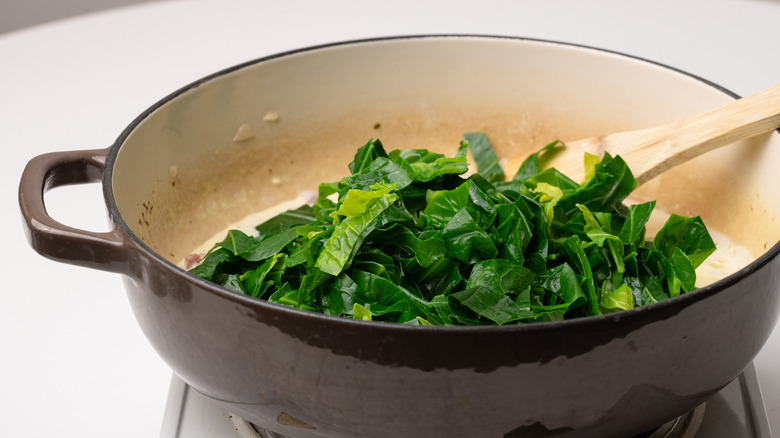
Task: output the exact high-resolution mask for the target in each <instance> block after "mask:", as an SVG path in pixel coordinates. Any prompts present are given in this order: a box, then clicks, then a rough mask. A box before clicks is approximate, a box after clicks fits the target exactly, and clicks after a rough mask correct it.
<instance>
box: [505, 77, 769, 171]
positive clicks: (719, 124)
mask: <svg viewBox="0 0 780 438" xmlns="http://www.w3.org/2000/svg"><path fill="white" fill-rule="evenodd" d="M778 128H780V84H777V85H774V86H772V87H770V88H767V89H765V90H763V91H759V92H758V93H755V94H752V95H750V96H747V97H743V98H741V99H737V100H735V101H734V102H731V103H729V104H727V105H725V106H723V107H720V108H717V109H715V110H712V111H708V112H706V113H703V114H698V115H695V116H692V117H687V118H684V119H682V120H677V121H675V122H672V123H669V124H666V125H662V126H658V127H655V128H647V129H640V130H637V131H627V132H618V133H614V134H607V135H600V136H598V137H593V138H587V139H583V140H576V141H569V142H566V148H565V149H563V150H561V151H559V152H558V153H557V155H555V156H554V157H553V159H552V160H551V162H550V163H549V164H548V167H555V168H556V169H558V170H559V171H561V172H562V173H563V174H565V175H567V176H569V177H571V178H572V179H574V180H575V181H582V179H583V175H584V166H583V162H584V161H583V156H584V153H585V152H589V153H591V154H593V155H596V156H599V157H601V156H602V155H603V154H604V152H605V151H607V152H609V153H610V154H611V155H612V156H615V155H620V156H621V157H622V158H623V159H624V160H625V161H626V163H627V164H628V166H629V167H630V168H631V171H632V172H633V173H634V177H635V178H636V180H637V183H639V185H642V184H644V183H646V182H647V181H649V180H651V179H653V178H655V177H656V176H658V175H659V174H661V173H663V172H665V171H667V170H669V169H671V168H672V167H674V166H677V165H678V164H682V163H685V162H686V161H688V160H690V159H692V158H695V157H698V156H699V155H701V154H704V153H706V152H709V151H711V150H713V149H717V148H719V147H721V146H725V145H727V144H731V143H734V142H736V141H739V140H742V139H745V138H749V137H752V136H755V135H758V134H763V133H766V132H769V131H772V130H774V129H778ZM524 160H525V156H522V157H513V158H510V159H509V160H508V161H507V163H506V165H505V166H504V169H505V171H506V175H507V176H508V177H509V178H511V177H512V176H514V174H515V173H516V172H517V170H518V169H519V168H520V165H521V164H522V163H523V161H524Z"/></svg>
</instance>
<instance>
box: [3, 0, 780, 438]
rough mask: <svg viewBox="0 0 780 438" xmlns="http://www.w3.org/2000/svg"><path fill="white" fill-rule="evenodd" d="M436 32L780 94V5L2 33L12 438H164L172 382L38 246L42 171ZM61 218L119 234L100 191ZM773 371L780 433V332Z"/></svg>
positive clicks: (162, 7) (136, 334)
mask: <svg viewBox="0 0 780 438" xmlns="http://www.w3.org/2000/svg"><path fill="white" fill-rule="evenodd" d="M1 9H2V7H1V6H0V10H1ZM0 13H1V12H0ZM431 33H471V34H497V35H514V36H523V37H532V38H543V39H551V40H558V41H566V42H574V43H580V44H585V45H591V46H596V47H600V48H605V49H610V50H615V51H621V52H625V53H629V54H632V55H637V56H640V57H644V58H647V59H650V60H653V61H657V62H661V63H664V64H667V65H671V66H674V67H677V68H679V69H682V70H686V71H688V72H691V73H694V74H696V75H699V76H702V77H704V78H706V79H709V80H711V81H713V82H715V83H717V84H719V85H721V86H723V87H725V88H727V89H730V90H732V91H734V92H736V93H738V94H740V95H746V94H750V93H752V92H755V91H758V90H760V89H763V88H766V87H768V86H770V85H773V84H775V83H777V82H780V55H778V44H779V43H780V2H777V1H770V0H764V1H761V0H688V1H680V0H656V1H653V2H642V3H640V2H637V1H625V0H615V1H606V0H602V1H588V2H584V1H578V0H569V1H563V0H558V1H550V0H540V1H491V0H481V1H469V2H467V1H425V0H401V1H393V2H367V1H332V2H328V3H326V2H307V1H303V0H297V1H275V2H270V1H246V0H244V1H239V0H190V1H188V0H181V1H170V2H159V3H147V4H143V5H139V6H135V7H129V8H123V9H118V10H114V11H109V12H103V13H98V14H94V15H88V16H83V17H80V18H76V19H69V20H65V21H60V22H56V23H52V24H48V25H44V26H38V27H34V28H30V29H27V30H24V31H18V32H13V33H9V34H5V35H0V148H2V149H3V154H4V155H3V158H2V159H0V166H2V172H0V178H1V181H2V183H0V202H2V205H4V206H5V207H4V208H3V209H2V210H0V220H1V221H2V222H1V223H0V224H1V225H2V228H0V229H3V230H5V233H4V235H3V240H4V242H5V250H4V251H3V252H2V253H1V255H0V267H1V268H0V269H2V270H1V271H0V272H2V273H3V277H4V279H3V283H4V286H3V288H2V292H1V293H0V412H2V416H0V436H4V437H19V436H28V437H30V436H31V437H39V436H40V437H44V436H46V437H48V436H65V437H70V436H79V437H89V436H101V437H102V436H112V437H152V436H158V435H159V431H160V426H161V422H162V416H163V411H164V406H165V401H166V396H167V393H168V385H169V382H170V377H171V372H170V370H169V369H168V368H167V366H166V365H165V364H164V363H163V362H162V361H161V359H159V357H158V356H157V355H156V353H155V352H154V351H153V350H152V348H151V347H150V346H149V344H148V343H147V342H146V339H145V338H144V336H143V334H142V333H141V331H140V329H139V328H138V326H137V324H136V322H135V319H134V317H133V315H132V312H131V310H130V307H129V305H128V303H127V299H126V297H125V293H124V290H123V286H122V283H121V280H120V278H119V276H117V275H113V274H108V273H105V272H99V271H92V270H88V269H84V268H78V267H74V266H70V265H64V264H59V263H55V262H51V261H48V260H46V259H44V258H42V257H40V256H39V255H37V254H36V253H35V252H34V251H32V250H31V249H30V248H29V246H28V245H27V242H26V241H25V239H24V235H23V232H22V226H21V220H20V215H19V212H18V203H17V187H18V182H19V177H20V175H21V171H22V169H23V167H24V165H25V164H26V163H27V161H28V160H29V159H30V158H32V157H33V156H35V155H38V154H41V153H45V152H51V151H58V150H74V149H90V148H99V147H106V146H109V145H110V144H111V143H113V141H114V139H115V138H116V137H117V136H118V135H119V133H120V132H121V131H122V130H123V129H124V127H125V126H127V125H128V124H129V123H130V122H131V121H132V120H133V119H134V118H135V116H136V115H138V114H139V113H140V112H142V111H143V110H144V109H146V108H147V107H149V106H150V105H152V104H153V103H154V102H156V101H157V100H159V99H160V98H162V97H164V96H166V95H167V94H169V93H170V92H172V91H174V90H176V89H178V88H179V87H181V86H183V85H185V84H187V83H189V82H191V81H193V80H196V79H198V78H200V77H202V76H205V75H207V74H210V73H212V72H215V71H217V70H221V69H223V68H225V67H228V66H231V65H234V64H238V63H240V62H243V61H247V60H251V59H255V58H258V57H261V56H265V55H269V54H272V53H275V52H279V51H284V50H289V49H295V48H300V47H304V46H309V45H315V44H321V43H327V42H334V41H339V40H346V39H357V38H366V37H379V36H389V35H402V34H431ZM47 204H48V206H49V208H50V211H51V213H52V215H53V216H54V217H56V218H59V219H60V220H61V221H62V222H65V223H67V224H69V225H73V226H77V227H80V228H87V229H98V230H104V229H106V228H107V225H106V219H105V209H104V204H103V200H102V195H101V191H100V187H99V185H98V184H91V185H86V186H81V187H75V188H62V189H59V190H55V191H53V192H52V193H50V195H47ZM755 364H756V369H757V371H758V375H759V379H760V381H761V384H762V391H763V395H764V401H765V404H766V407H767V410H768V412H769V416H770V422H771V426H772V428H773V429H774V430H775V431H777V433H780V366H779V365H780V327H779V328H778V329H777V330H775V332H774V335H773V337H772V338H771V339H770V340H769V342H768V344H767V345H766V346H765V347H764V349H763V350H762V352H761V353H760V355H759V356H758V358H757V359H756V361H755Z"/></svg>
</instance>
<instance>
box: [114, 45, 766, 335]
mask: <svg viewBox="0 0 780 438" xmlns="http://www.w3.org/2000/svg"><path fill="white" fill-rule="evenodd" d="M467 38H469V39H483V40H488V41H489V40H496V41H498V40H509V41H525V42H532V43H542V44H550V45H557V46H564V47H571V48H578V49H585V50H593V51H596V52H600V53H604V54H611V55H618V56H620V57H623V58H627V59H628V60H632V61H639V62H641V63H646V64H649V65H653V66H657V67H662V68H663V69H666V70H669V71H672V72H674V73H679V74H682V75H684V76H687V77H689V78H691V79H695V80H696V81H698V82H701V83H703V84H705V85H707V86H709V87H712V88H714V89H715V90H717V91H720V92H722V93H724V94H726V95H728V96H730V97H733V98H734V99H738V98H739V97H740V96H739V95H737V94H736V93H734V92H732V91H730V90H728V89H726V88H724V87H722V86H720V85H718V84H715V83H713V82H711V81H709V80H707V79H704V78H702V77H699V76H697V75H694V74H692V73H689V72H687V71H684V70H681V69H678V68H675V67H671V66H668V65H666V64H662V63H659V62H656V61H651V60H648V59H645V58H642V57H638V56H634V55H630V54H626V53H622V52H619V51H613V50H608V49H602V48H597V47H593V46H588V45H583V44H577V43H570V42H561V41H554V40H547V39H537V38H527V37H520V36H508V35H490V34H415V35H397V36H384V37H373V38H362V39H353V40H345V41H337V42H330V43H324V44H318V45H312V46H306V47H302V48H297V49H292V50H288V51H283V52H278V53H275V54H271V55H268V56H264V57H260V58H256V59H253V60H250V61H246V62H243V63H239V64H236V65H233V66H231V67H227V68H225V69H222V70H219V71H216V72H215V73H212V74H210V75H207V76H204V77H202V78H200V79H198V80H196V81H194V82H191V83H190V84H188V85H185V86H183V87H181V88H179V89H178V90H176V91H174V92H172V93H170V94H169V95H167V96H165V97H163V98H162V99H160V100H159V101H157V102H156V103H155V104H153V105H152V106H150V107H149V108H148V109H146V110H145V111H143V112H142V113H141V114H140V115H139V116H138V117H136V118H135V120H133V121H132V122H131V123H130V124H129V125H128V126H127V127H126V128H125V129H124V130H123V131H122V133H121V134H120V135H119V137H117V139H116V140H115V141H114V143H113V144H112V145H111V147H110V148H109V151H108V155H107V157H106V167H105V171H104V173H103V181H102V185H103V196H104V198H105V201H106V206H107V209H108V213H109V215H110V217H111V218H112V220H113V221H114V222H115V224H116V225H117V226H118V227H119V228H120V229H121V230H122V232H124V233H125V235H126V236H127V238H128V239H129V240H130V241H131V242H132V243H133V244H134V245H135V246H136V248H138V250H140V251H141V252H142V253H143V254H144V255H145V256H146V257H148V258H149V259H151V260H153V261H156V262H158V263H160V264H162V265H163V266H164V267H165V268H166V269H167V270H168V271H170V272H169V273H170V274H172V275H176V276H179V277H181V278H182V279H184V280H186V281H188V282H189V283H191V284H192V285H194V286H197V287H199V288H202V289H205V290H207V291H208V292H210V293H213V294H215V295H217V296H219V297H221V298H224V299H228V300H230V301H233V302H235V303H236V304H240V305H243V306H247V307H252V308H257V309H261V310H263V311H267V312H271V313H278V314H284V315H287V316H288V317H292V318H308V319H312V320H313V321H319V322H322V323H327V324H346V325H347V326H350V325H354V326H365V327H371V328H372V329H389V330H412V331H422V332H469V333H475V332H486V333H494V332H502V333H510V332H512V333H513V332H518V331H521V332H525V331H536V330H548V329H569V330H571V329H572V328H574V327H577V326H580V325H584V324H597V323H617V322H619V321H621V320H626V319H635V318H642V319H644V318H646V317H647V314H648V313H659V314H662V313H664V311H666V313H667V314H668V312H669V311H671V312H672V313H675V314H676V313H678V312H680V311H682V310H683V309H685V308H686V307H688V306H689V305H692V304H693V303H696V302H698V301H700V300H703V299H705V298H707V297H709V296H711V295H714V294H716V293H718V292H720V291H722V290H725V289H727V288H729V287H731V286H733V285H735V284H736V283H738V282H740V281H742V280H743V279H745V278H746V277H747V276H749V275H751V274H752V273H754V272H756V271H758V270H759V269H761V268H762V267H764V265H766V264H767V263H769V262H770V261H771V260H773V259H774V258H775V257H777V256H778V254H780V241H778V242H776V243H775V244H774V245H772V247H771V248H769V249H768V250H767V251H765V252H764V253H763V254H761V255H760V256H759V257H757V258H756V259H755V260H753V261H752V262H750V263H749V264H747V265H746V266H745V267H743V268H742V269H740V270H738V271H737V272H735V273H733V274H731V275H729V276H727V277H724V278H722V279H720V280H718V281H716V282H714V283H712V284H710V285H707V286H705V287H702V288H699V289H695V290H693V291H691V292H687V293H684V294H680V295H679V296H677V297H673V298H669V299H666V300H663V301H659V302H656V303H652V304H648V305H645V306H640V307H635V308H633V309H629V310H622V311H619V312H614V313H608V314H602V315H596V316H587V317H581V318H574V319H568V320H562V321H542V322H534V323H527V324H507V325H502V326H498V325H485V326H413V325H407V324H399V323H387V322H382V321H362V320H356V319H353V318H345V317H340V316H331V315H325V314H321V313H317V312H312V311H307V310H300V309H296V308H293V307H289V306H284V305H281V304H277V303H271V302H269V301H266V300H263V299H259V298H253V297H250V296H247V295H242V294H238V293H235V292H232V291H229V290H228V289H225V288H223V287H221V286H219V285H217V284H215V283H212V282H209V281H207V280H205V279H202V278H200V277H197V276H195V275H192V274H189V273H188V272H187V271H185V270H184V269H182V268H180V267H178V266H176V265H175V264H174V263H172V262H170V261H168V260H167V259H165V258H164V257H162V256H161V255H160V254H158V253H157V252H156V251H154V250H152V249H151V248H150V247H149V246H148V245H146V244H145V243H144V242H143V241H142V240H141V239H140V238H139V237H138V236H137V235H136V234H135V233H134V232H133V231H132V229H131V228H130V227H129V225H128V223H127V222H126V221H125V219H124V218H123V217H122V214H121V213H120V211H119V208H118V206H117V204H116V199H115V198H114V191H113V185H112V179H113V169H114V165H115V162H116V159H117V156H118V154H119V150H120V149H121V148H122V145H123V144H124V142H125V140H127V138H128V137H129V136H130V135H131V134H132V132H133V131H134V130H135V128H136V127H137V126H138V125H139V124H140V123H142V122H143V121H144V120H145V119H146V118H147V117H149V116H150V115H152V114H153V113H154V112H155V111H157V110H158V109H159V108H161V107H162V106H163V105H165V104H167V103H168V102H170V101H172V100H173V99H175V98H177V97H179V96H181V95H183V94H185V93H187V92H189V91H191V90H193V89H195V88H198V87H200V86H202V85H205V84H207V83H208V82H210V81H212V80H214V79H216V78H219V77H221V76H224V75H227V74H230V73H233V72H235V71H238V70H241V69H243V68H246V67H249V66H252V65H256V64H260V63H264V62H268V61H272V60H275V59H280V58H285V57H289V56H292V55H296V54H301V53H307V52H314V51H319V50H322V49H328V48H334V47H341V46H353V45H361V44H371V43H377V42H390V41H400V40H424V39H467ZM777 132H779V133H780V129H778V130H777ZM675 308H676V309H675Z"/></svg>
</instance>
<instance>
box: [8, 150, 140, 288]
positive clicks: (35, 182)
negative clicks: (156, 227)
mask: <svg viewBox="0 0 780 438" xmlns="http://www.w3.org/2000/svg"><path fill="white" fill-rule="evenodd" d="M107 154H108V149H94V150H83V151H69V152H53V153H48V154H44V155H39V156H37V157H35V158H33V159H32V160H30V162H29V163H27V166H26V167H25V169H24V172H23V173H22V178H21V181H20V183H19V206H20V208H21V210H22V216H23V217H24V226H25V234H26V236H27V240H28V242H29V243H30V246H32V247H33V249H35V250H36V251H37V252H38V253H40V254H41V255H43V256H44V257H47V258H50V259H52V260H55V261H59V262H65V263H70V264H74V265H78V266H84V267H88V268H94V269H100V270H103V271H109V272H116V273H128V272H129V268H130V263H129V259H130V257H131V254H132V251H131V250H130V246H129V240H128V239H127V238H126V237H125V235H124V234H123V233H122V231H121V230H120V229H119V228H114V229H113V230H111V231H108V232H104V233H100V232H93V231H86V230H81V229H77V228H73V227H69V226H67V225H64V224H62V223H60V222H58V221H56V220H54V219H53V218H52V217H51V216H49V214H48V212H47V211H46V205H45V203H44V196H43V195H44V193H46V192H47V191H48V190H50V189H52V188H55V187H58V186H64V185H69V184H83V183H89V182H96V181H100V180H101V179H102V176H103V171H104V170H105V167H106V156H107Z"/></svg>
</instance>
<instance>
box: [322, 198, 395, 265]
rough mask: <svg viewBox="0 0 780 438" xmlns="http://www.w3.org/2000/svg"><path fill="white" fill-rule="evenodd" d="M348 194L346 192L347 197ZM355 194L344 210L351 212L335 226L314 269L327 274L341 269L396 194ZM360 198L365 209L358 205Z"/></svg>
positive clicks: (393, 200)
mask: <svg viewBox="0 0 780 438" xmlns="http://www.w3.org/2000/svg"><path fill="white" fill-rule="evenodd" d="M350 193H351V194H352V195H353V196H354V195H355V194H356V193H358V192H357V191H350ZM349 197H350V195H349V194H348V195H347V199H349ZM358 197H359V199H356V200H355V201H354V202H351V203H350V205H351V207H350V208H348V209H346V210H347V211H346V213H350V214H351V215H350V216H348V217H347V218H346V219H344V221H343V222H341V223H340V224H338V225H336V227H335V229H334V230H333V234H331V236H330V237H329V238H328V240H327V241H325V244H324V245H323V248H322V252H321V253H320V255H319V257H318V258H317V263H316V265H317V268H319V269H321V270H322V271H323V272H326V273H328V274H330V275H338V274H339V273H340V272H341V271H342V269H344V267H345V266H346V265H347V263H348V262H349V260H350V258H351V257H352V255H353V254H355V252H356V249H357V246H358V245H359V244H360V242H362V241H363V239H365V237H366V235H367V234H368V233H369V232H370V231H373V229H374V228H375V226H376V219H377V217H379V214H380V213H382V212H383V211H385V210H386V209H387V208H388V207H390V204H392V203H393V202H395V201H396V200H397V199H398V195H396V194H394V193H382V194H380V195H378V196H364V195H358ZM359 201H362V202H364V203H365V206H364V207H365V208H360V207H359ZM345 202H346V200H345ZM353 204H354V205H353ZM342 205H343V204H342ZM361 211H362V212H361Z"/></svg>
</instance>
